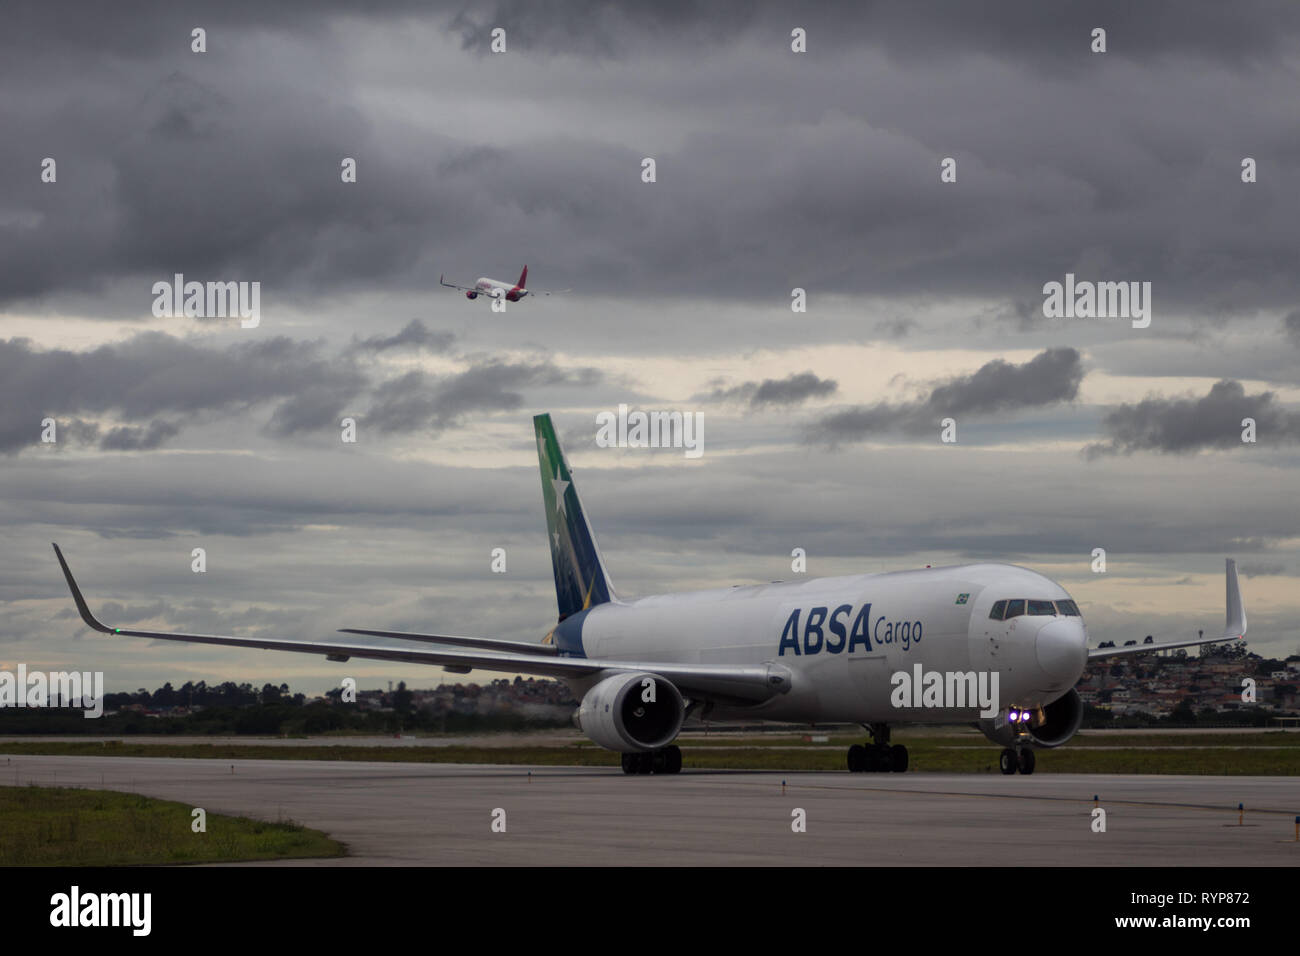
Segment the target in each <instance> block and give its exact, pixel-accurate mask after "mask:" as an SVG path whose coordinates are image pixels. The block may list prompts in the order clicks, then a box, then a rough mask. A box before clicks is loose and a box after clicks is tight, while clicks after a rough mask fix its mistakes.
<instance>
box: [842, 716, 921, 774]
mask: <svg viewBox="0 0 1300 956" xmlns="http://www.w3.org/2000/svg"><path fill="white" fill-rule="evenodd" d="M864 726H865V727H866V728H867V733H869V734H871V743H869V744H866V745H865V746H864V745H862V744H854V745H853V746H852V747H850V748H849V772H850V773H890V772H892V773H903V772H904V771H906V770H907V748H906V747H904V746H903V745H902V744H894V745H893V746H892V747H891V746H890V745H889V725H888V724H865V725H864Z"/></svg>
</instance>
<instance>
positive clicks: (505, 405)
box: [365, 359, 602, 433]
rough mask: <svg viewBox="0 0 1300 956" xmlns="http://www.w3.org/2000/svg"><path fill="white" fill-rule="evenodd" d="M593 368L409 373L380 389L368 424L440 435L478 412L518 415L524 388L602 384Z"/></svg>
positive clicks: (496, 366) (493, 366)
mask: <svg viewBox="0 0 1300 956" xmlns="http://www.w3.org/2000/svg"><path fill="white" fill-rule="evenodd" d="M601 379H602V376H601V373H600V371H599V370H597V369H593V368H578V369H572V370H566V369H561V368H558V367H557V366H556V365H554V364H553V363H551V362H536V363H527V362H503V361H500V360H496V359H489V360H485V361H480V362H477V363H475V364H473V365H471V366H470V367H469V368H468V369H466V370H465V371H463V372H459V373H457V374H455V375H451V376H447V377H443V378H435V377H433V376H430V375H427V374H426V373H424V372H408V373H406V374H405V375H402V376H400V377H399V378H396V379H393V380H392V381H389V382H385V383H383V384H381V385H380V386H378V387H377V388H376V389H375V390H374V403H373V405H372V406H371V407H370V410H369V411H368V412H367V413H366V415H365V422H366V424H368V425H370V426H373V427H375V428H377V429H378V430H380V431H383V432H413V431H429V432H434V433H436V432H439V431H442V430H443V429H446V428H450V427H453V426H455V425H456V424H458V423H460V422H461V421H462V420H463V419H464V418H465V416H467V415H470V414H472V413H475V412H499V411H513V410H514V409H517V408H520V407H521V406H522V405H523V404H524V396H523V395H522V393H520V392H519V391H518V389H521V388H525V387H528V386H536V385H543V386H545V385H581V386H589V385H594V384H596V383H598V382H600V381H601Z"/></svg>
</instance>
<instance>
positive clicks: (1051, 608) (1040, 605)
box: [1029, 601, 1056, 615]
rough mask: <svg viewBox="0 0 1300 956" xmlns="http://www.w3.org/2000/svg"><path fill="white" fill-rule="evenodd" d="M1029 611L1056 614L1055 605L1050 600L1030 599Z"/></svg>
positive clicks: (1031, 612)
mask: <svg viewBox="0 0 1300 956" xmlns="http://www.w3.org/2000/svg"><path fill="white" fill-rule="evenodd" d="M1029 613H1030V614H1051V615H1055V614H1056V605H1055V604H1053V603H1052V602H1051V601H1030V602H1029Z"/></svg>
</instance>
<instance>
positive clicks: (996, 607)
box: [989, 601, 1007, 621]
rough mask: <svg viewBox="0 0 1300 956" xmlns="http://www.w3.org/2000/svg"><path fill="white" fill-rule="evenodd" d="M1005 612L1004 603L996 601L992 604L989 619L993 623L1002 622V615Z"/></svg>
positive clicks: (1005, 605) (1005, 604)
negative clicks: (993, 621)
mask: <svg viewBox="0 0 1300 956" xmlns="http://www.w3.org/2000/svg"><path fill="white" fill-rule="evenodd" d="M1006 610H1007V602H1006V601H996V602H994V604H993V610H991V611H989V617H990V618H992V619H993V620H995V621H1000V620H1002V615H1003V614H1005V613H1006Z"/></svg>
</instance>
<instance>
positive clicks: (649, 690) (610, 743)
mask: <svg viewBox="0 0 1300 956" xmlns="http://www.w3.org/2000/svg"><path fill="white" fill-rule="evenodd" d="M577 717H578V726H579V727H581V728H582V732H583V733H584V734H586V735H587V736H588V737H590V738H591V739H592V740H593V741H594V742H595V743H598V744H600V746H602V747H604V748H605V749H607V750H616V751H618V752H619V753H636V752H640V751H647V750H658V749H659V748H660V747H667V746H668V745H669V744H670V743H672V742H673V740H674V739H676V737H677V734H678V732H679V731H681V729H682V721H683V720H685V719H686V704H685V702H684V701H683V700H682V695H681V693H680V692H679V691H678V690H677V688H676V687H674V686H673V685H672V683H671V682H669V681H666V680H664V679H663V678H662V677H658V676H656V675H655V674H647V673H637V672H633V673H627V674H615V675H614V676H613V677H606V678H605V679H604V680H603V681H601V682H600V683H599V684H597V685H596V686H595V687H593V688H592V689H591V690H589V691H587V693H586V696H584V697H583V698H582V705H581V706H580V707H579V708H578V714H577Z"/></svg>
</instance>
